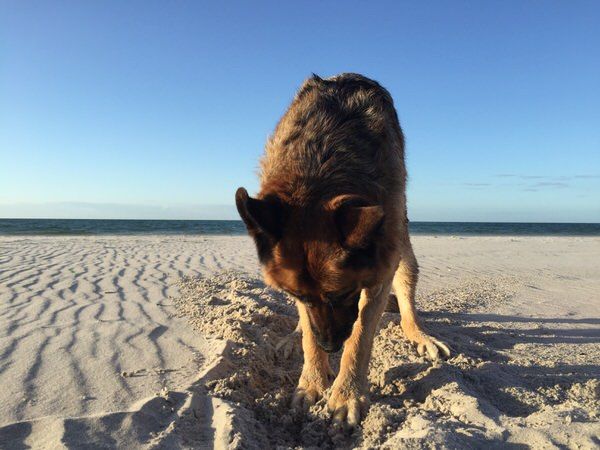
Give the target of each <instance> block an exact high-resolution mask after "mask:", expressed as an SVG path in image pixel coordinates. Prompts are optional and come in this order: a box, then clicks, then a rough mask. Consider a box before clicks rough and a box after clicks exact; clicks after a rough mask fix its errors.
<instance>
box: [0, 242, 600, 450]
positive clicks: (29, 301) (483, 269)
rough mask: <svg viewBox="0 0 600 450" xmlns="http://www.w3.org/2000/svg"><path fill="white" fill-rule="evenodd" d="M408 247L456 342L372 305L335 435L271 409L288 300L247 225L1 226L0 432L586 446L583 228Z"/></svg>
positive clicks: (283, 391) (597, 337)
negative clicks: (356, 383)
mask: <svg viewBox="0 0 600 450" xmlns="http://www.w3.org/2000/svg"><path fill="white" fill-rule="evenodd" d="M414 242H415V247H416V251H417V254H418V256H419V260H420V263H421V267H422V283H421V286H420V299H419V301H420V307H421V309H423V310H425V318H426V320H427V323H428V325H429V327H430V328H432V329H433V330H434V331H435V333H437V334H438V335H439V336H440V337H442V338H443V339H445V340H446V341H447V342H449V343H450V344H451V345H452V347H453V348H454V350H455V356H454V357H453V358H451V359H450V360H448V361H445V362H441V363H435V364H432V363H430V362H428V361H427V360H424V359H422V358H420V357H418V356H417V354H416V352H415V351H414V350H413V349H411V348H410V346H409V345H408V343H407V342H406V341H405V340H404V339H403V336H402V333H401V332H400V329H399V327H398V325H397V322H398V317H397V315H395V314H386V316H385V317H384V320H383V321H382V328H381V332H380V334H379V336H378V338H377V340H376V343H375V349H374V358H373V363H372V366H371V373H370V382H371V386H372V387H371V391H372V392H371V397H372V400H373V404H372V407H371V409H370V412H369V415H368V417H367V418H366V420H365V422H364V425H363V428H362V429H361V430H359V431H357V432H355V433H354V434H350V435H345V434H331V433H330V432H329V429H328V418H327V414H326V413H325V411H324V409H323V404H322V403H320V404H318V405H316V406H315V407H314V408H313V410H312V411H311V414H310V415H309V417H308V418H306V417H297V416H296V415H294V414H292V413H290V411H289V410H288V404H289V403H288V402H289V397H290V395H291V393H292V391H293V387H294V384H295V382H296V379H297V375H298V371H299V368H300V367H299V364H300V361H301V354H300V353H299V351H298V348H297V347H295V351H293V352H291V353H290V354H284V353H283V352H282V351H278V350H277V349H276V343H277V342H278V341H279V339H281V338H282V337H284V336H286V335H287V333H289V332H290V331H291V330H292V329H293V325H294V321H295V310H294V308H293V305H291V304H290V303H289V302H287V300H286V299H285V298H283V297H282V296H281V295H280V294H278V293H276V292H274V291H271V290H270V289H268V288H265V286H264V285H263V284H262V282H261V281H260V279H259V277H258V275H259V272H258V267H257V264H256V260H255V255H254V249H253V247H252V245H251V242H250V241H249V239H247V238H245V237H183V236H149V237H140V236H127V237H125V236H122V237H32V238H0V355H1V357H0V381H1V382H2V385H3V386H4V387H5V389H3V390H2V393H0V443H2V445H4V446H5V447H7V448H29V447H33V448H64V447H67V448H72V447H85V446H91V445H92V444H94V445H98V446H104V447H121V448H204V447H212V446H213V445H214V446H216V447H230V448H236V447H244V446H245V447H253V446H261V447H263V448H269V447H271V446H274V445H277V444H279V445H283V446H300V447H310V446H316V445H321V444H323V445H325V446H334V445H343V446H354V447H373V446H385V447H389V448H395V447H399V446H401V447H409V448H410V447H412V448H423V447H427V446H430V445H433V444H435V445H438V446H439V447H445V448H462V447H465V446H470V447H483V446H486V447H489V446H492V447H493V446H508V445H509V444H512V445H514V446H515V447H519V446H523V445H525V446H533V447H548V448H550V447H552V446H566V447H570V448H577V446H579V448H593V447H596V446H598V445H599V444H600V441H598V435H599V434H600V425H599V414H600V412H599V411H600V402H599V384H598V379H599V377H600V362H599V361H600V315H599V314H598V311H599V310H600V295H599V294H598V292H600V270H598V267H597V262H596V261H597V257H598V255H599V254H600V239H597V238H517V237H516V238H495V237H489V238H487V237H478V238H452V237H443V238H441V237H440V238H435V237H422V236H418V237H416V238H415V239H414ZM182 278H185V279H184V281H180V279H182ZM291 342H293V340H292V341H291ZM288 348H292V349H294V347H293V346H292V347H288Z"/></svg>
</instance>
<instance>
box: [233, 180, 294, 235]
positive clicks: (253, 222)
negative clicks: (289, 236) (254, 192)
mask: <svg viewBox="0 0 600 450" xmlns="http://www.w3.org/2000/svg"><path fill="white" fill-rule="evenodd" d="M235 205H236V206H237V210H238V212H239V213H240V216H241V217H242V220H243V221H244V223H245V224H246V228H247V229H248V232H249V233H250V234H251V235H253V236H257V235H259V234H263V235H266V236H268V237H270V238H272V239H275V240H279V239H281V236H282V233H283V225H284V213H285V211H284V208H283V205H282V203H281V201H279V199H277V198H265V199H262V200H261V199H256V198H252V197H250V196H249V195H248V191H246V189H244V188H243V187H241V188H239V189H238V190H237V192H236V193H235Z"/></svg>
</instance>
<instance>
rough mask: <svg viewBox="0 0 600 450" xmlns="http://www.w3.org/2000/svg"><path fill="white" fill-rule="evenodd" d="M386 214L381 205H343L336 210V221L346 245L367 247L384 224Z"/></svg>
mask: <svg viewBox="0 0 600 450" xmlns="http://www.w3.org/2000/svg"><path fill="white" fill-rule="evenodd" d="M384 216H385V214H384V212H383V208H382V207H381V206H378V205H376V206H353V205H351V204H350V205H341V206H340V207H339V208H338V209H337V211H336V212H335V221H336V224H337V226H338V229H339V230H340V233H341V235H342V242H343V245H344V246H345V247H348V248H353V249H366V248H367V247H369V245H370V244H371V242H372V240H373V238H374V237H375V234H376V233H377V231H378V230H379V229H380V228H381V225H382V224H383V218H384Z"/></svg>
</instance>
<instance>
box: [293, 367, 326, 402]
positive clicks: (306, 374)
mask: <svg viewBox="0 0 600 450" xmlns="http://www.w3.org/2000/svg"><path fill="white" fill-rule="evenodd" d="M332 378H333V372H332V371H331V369H330V368H329V367H326V368H324V369H322V370H317V369H316V368H313V369H309V370H307V369H306V368H305V369H304V370H303V372H302V375H301V376H300V381H298V387H297V388H296V392H294V397H293V398H292V409H295V410H297V411H304V412H306V411H308V409H309V408H310V407H311V406H313V405H314V404H315V403H317V402H318V401H319V400H320V399H321V398H322V397H323V394H324V392H325V391H326V390H327V389H328V388H329V386H331V380H332Z"/></svg>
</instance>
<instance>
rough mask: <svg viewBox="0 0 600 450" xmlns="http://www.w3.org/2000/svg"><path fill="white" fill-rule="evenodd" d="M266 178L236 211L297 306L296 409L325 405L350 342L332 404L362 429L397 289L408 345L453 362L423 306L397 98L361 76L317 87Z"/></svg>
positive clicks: (239, 198) (287, 125)
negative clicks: (420, 311)
mask: <svg viewBox="0 0 600 450" xmlns="http://www.w3.org/2000/svg"><path fill="white" fill-rule="evenodd" d="M261 169H262V170H261V188H260V192H259V193H258V195H257V197H256V198H251V197H249V196H248V193H247V192H246V190H245V189H243V188H240V189H238V192H237V193H236V204H237V207H238V211H239V212H240V215H241V217H242V219H243V220H244V222H245V223H246V226H247V228H248V232H249V233H250V235H251V236H252V237H253V238H254V239H255V241H256V245H257V250H258V254H259V258H260V260H261V263H262V267H263V273H264V277H265V280H266V282H267V283H268V284H270V285H271V286H274V287H276V288H280V289H283V290H285V291H287V292H289V293H290V294H291V295H293V296H295V297H296V298H297V299H299V301H298V311H299V315H300V327H301V329H302V347H303V351H304V367H303V370H302V375H301V377H300V381H299V383H298V389H297V391H296V395H295V397H294V400H293V404H294V406H302V407H305V408H306V407H308V406H310V405H311V404H313V403H314V402H316V401H317V400H318V398H319V397H321V396H322V395H323V393H324V391H325V390H326V388H327V387H328V386H329V384H330V376H331V369H330V367H329V362H328V357H327V353H326V352H325V351H324V350H323V349H325V350H327V351H337V349H338V348H339V347H340V346H341V345H342V344H343V346H344V350H343V354H342V360H341V366H340V372H339V374H338V375H337V377H336V379H335V381H334V383H333V387H332V391H331V396H330V398H329V401H328V405H329V408H330V409H331V410H332V412H333V418H334V421H335V422H337V423H340V424H347V425H352V426H354V425H357V424H358V423H359V421H360V419H361V417H362V415H363V414H364V411H365V407H366V405H367V398H366V392H367V378H366V377H367V370H368V364H369V360H370V356H371V348H372V344H373V338H374V336H375V332H376V329H377V325H378V323H379V319H380V317H381V314H382V312H383V310H384V309H385V307H386V304H387V302H388V299H389V294H390V288H391V286H392V284H393V288H394V290H395V292H396V295H397V298H398V304H399V309H400V312H401V314H402V321H401V323H402V329H403V330H404V332H405V334H406V336H407V337H408V339H410V340H411V341H412V342H414V343H415V344H416V345H417V348H418V350H419V351H420V352H423V351H425V350H426V351H427V352H428V354H429V355H430V356H431V357H434V358H436V357H438V356H439V351H440V350H441V351H442V352H443V353H445V354H447V353H448V348H447V347H446V346H445V345H444V344H443V343H441V342H440V341H437V340H436V339H434V338H432V337H430V336H428V335H427V334H426V333H425V332H424V330H423V328H422V327H421V325H420V323H419V319H418V316H417V312H416V310H415V307H414V297H415V289H416V282H417V273H418V270H417V262H416V259H415V257H414V253H413V251H412V247H411V244H410V239H409V236H408V220H407V215H406V197H405V182H406V170H405V166H404V137H403V134H402V130H401V129H400V125H399V123H398V118H397V116H396V111H395V109H394V105H393V101H392V99H391V97H390V95H389V93H388V92H387V91H386V90H385V89H384V88H382V87H381V86H380V85H379V84H377V83H376V82H374V81H372V80H369V79H368V78H365V77H362V76H360V75H355V74H342V75H339V76H337V77H333V78H330V79H326V80H323V79H321V78H319V77H316V76H314V77H312V78H310V79H309V80H307V81H306V82H305V83H304V84H303V86H302V87H301V88H300V90H299V92H298V94H297V95H296V97H295V98H294V100H293V102H292V104H291V105H290V107H289V109H288V110H287V112H286V113H285V114H284V116H283V117H282V119H281V120H280V122H279V124H278V125H277V127H276V129H275V132H274V134H273V136H272V137H271V138H269V140H268V142H267V145H266V150H265V156H264V158H263V159H262V162H261Z"/></svg>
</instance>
